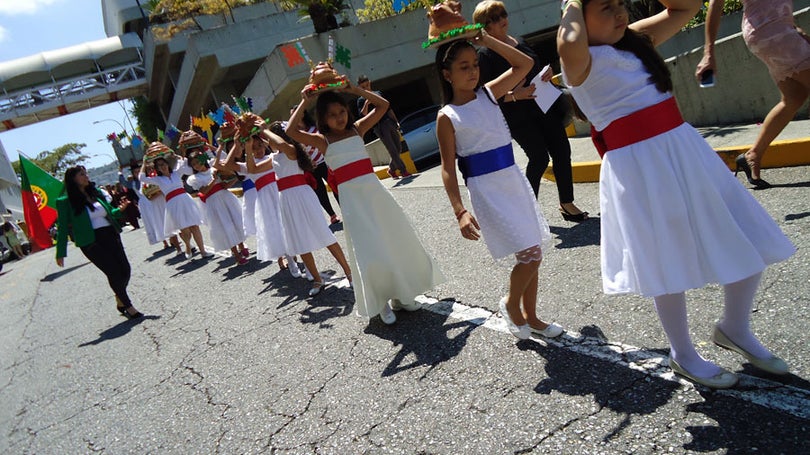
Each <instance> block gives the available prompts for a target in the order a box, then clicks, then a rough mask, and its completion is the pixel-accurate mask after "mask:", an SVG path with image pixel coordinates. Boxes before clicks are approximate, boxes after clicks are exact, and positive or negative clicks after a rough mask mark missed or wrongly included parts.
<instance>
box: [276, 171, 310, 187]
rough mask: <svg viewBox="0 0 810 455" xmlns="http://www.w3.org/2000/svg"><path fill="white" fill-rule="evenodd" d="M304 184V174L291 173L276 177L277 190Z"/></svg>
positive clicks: (305, 181) (305, 182)
mask: <svg viewBox="0 0 810 455" xmlns="http://www.w3.org/2000/svg"><path fill="white" fill-rule="evenodd" d="M306 184H307V179H306V177H304V174H293V175H290V176H287V177H282V178H280V179H278V190H279V191H284V190H289V189H290V188H294V187H296V186H302V185H306Z"/></svg>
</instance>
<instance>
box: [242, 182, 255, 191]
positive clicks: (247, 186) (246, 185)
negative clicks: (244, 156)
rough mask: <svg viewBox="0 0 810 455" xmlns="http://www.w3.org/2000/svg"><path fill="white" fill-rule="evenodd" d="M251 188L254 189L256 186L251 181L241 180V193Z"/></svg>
mask: <svg viewBox="0 0 810 455" xmlns="http://www.w3.org/2000/svg"><path fill="white" fill-rule="evenodd" d="M252 188H256V184H255V183H253V180H251V179H245V180H242V191H247V190H250V189H252Z"/></svg>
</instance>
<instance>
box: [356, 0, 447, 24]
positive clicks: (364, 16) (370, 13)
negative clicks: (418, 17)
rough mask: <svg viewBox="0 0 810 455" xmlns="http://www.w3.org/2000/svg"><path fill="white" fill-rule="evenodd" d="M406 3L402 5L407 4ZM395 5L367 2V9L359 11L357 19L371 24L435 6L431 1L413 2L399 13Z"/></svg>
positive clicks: (388, 0)
mask: <svg viewBox="0 0 810 455" xmlns="http://www.w3.org/2000/svg"><path fill="white" fill-rule="evenodd" d="M406 1H407V0H406ZM406 1H403V2H402V3H406ZM394 3H395V2H394V1H391V0H365V3H364V5H363V6H365V8H363V9H358V10H357V17H358V19H360V22H371V21H376V20H379V19H385V18H386V17H391V16H396V15H397V14H399V13H403V12H405V11H413V10H417V9H422V8H430V7H431V6H433V3H434V2H433V1H431V0H411V1H410V3H408V5H407V6H405V7H404V8H403V9H402V10H401V11H400V12H399V13H397V12H396V10H394Z"/></svg>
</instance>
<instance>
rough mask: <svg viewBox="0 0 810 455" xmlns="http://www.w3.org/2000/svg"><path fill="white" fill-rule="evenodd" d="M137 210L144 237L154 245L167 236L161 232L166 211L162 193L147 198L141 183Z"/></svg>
mask: <svg viewBox="0 0 810 455" xmlns="http://www.w3.org/2000/svg"><path fill="white" fill-rule="evenodd" d="M138 197H139V199H138V210H140V212H141V220H142V221H143V225H144V226H143V227H144V230H145V231H146V239H147V240H149V244H150V245H154V244H156V243H159V242H161V241H163V240H165V239H167V238H168V236H166V235H164V234H163V218H164V217H165V212H166V198H165V197H163V195H162V194H160V195H158V196H155V197H154V198H153V199H149V198H148V197H146V195H145V194H144V193H143V183H140V185H139V187H138Z"/></svg>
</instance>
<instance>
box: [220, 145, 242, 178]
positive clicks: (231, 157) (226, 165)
mask: <svg viewBox="0 0 810 455" xmlns="http://www.w3.org/2000/svg"><path fill="white" fill-rule="evenodd" d="M231 143H232V144H233V145H232V146H231V150H230V151H229V152H228V156H226V157H225V162H223V163H222V168H221V169H225V170H228V171H232V172H240V169H239V164H237V163H236V158H237V157H238V156H239V155H240V154H241V153H242V144H241V143H240V142H239V141H237V140H234V141H232V142H231Z"/></svg>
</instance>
